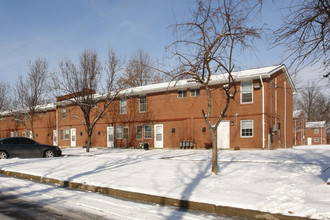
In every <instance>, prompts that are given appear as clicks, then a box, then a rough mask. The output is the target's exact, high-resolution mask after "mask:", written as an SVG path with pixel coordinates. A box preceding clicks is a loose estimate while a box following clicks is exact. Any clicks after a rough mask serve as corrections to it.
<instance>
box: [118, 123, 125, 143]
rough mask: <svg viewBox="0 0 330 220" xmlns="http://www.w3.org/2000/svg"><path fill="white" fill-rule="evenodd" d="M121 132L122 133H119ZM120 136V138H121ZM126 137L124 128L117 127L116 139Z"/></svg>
mask: <svg viewBox="0 0 330 220" xmlns="http://www.w3.org/2000/svg"><path fill="white" fill-rule="evenodd" d="M119 130H120V131H121V132H119ZM119 135H120V136H119ZM123 137H124V129H123V126H116V139H119V140H121V139H123Z"/></svg>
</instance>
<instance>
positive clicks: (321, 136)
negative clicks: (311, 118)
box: [321, 127, 323, 145]
mask: <svg viewBox="0 0 330 220" xmlns="http://www.w3.org/2000/svg"><path fill="white" fill-rule="evenodd" d="M322 144H323V127H321V145H322Z"/></svg>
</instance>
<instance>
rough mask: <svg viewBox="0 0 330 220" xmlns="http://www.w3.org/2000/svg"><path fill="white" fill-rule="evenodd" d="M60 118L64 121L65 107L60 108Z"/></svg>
mask: <svg viewBox="0 0 330 220" xmlns="http://www.w3.org/2000/svg"><path fill="white" fill-rule="evenodd" d="M61 118H62V119H65V118H66V106H62V110H61Z"/></svg>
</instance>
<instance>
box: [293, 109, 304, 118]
mask: <svg viewBox="0 0 330 220" xmlns="http://www.w3.org/2000/svg"><path fill="white" fill-rule="evenodd" d="M302 113H303V112H302V110H293V119H296V118H298V117H299V116H300V115H301V114H302Z"/></svg>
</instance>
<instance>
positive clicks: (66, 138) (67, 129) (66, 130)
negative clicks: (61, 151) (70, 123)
mask: <svg viewBox="0 0 330 220" xmlns="http://www.w3.org/2000/svg"><path fill="white" fill-rule="evenodd" d="M69 138H70V130H69V128H66V129H64V139H65V140H69Z"/></svg>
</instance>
